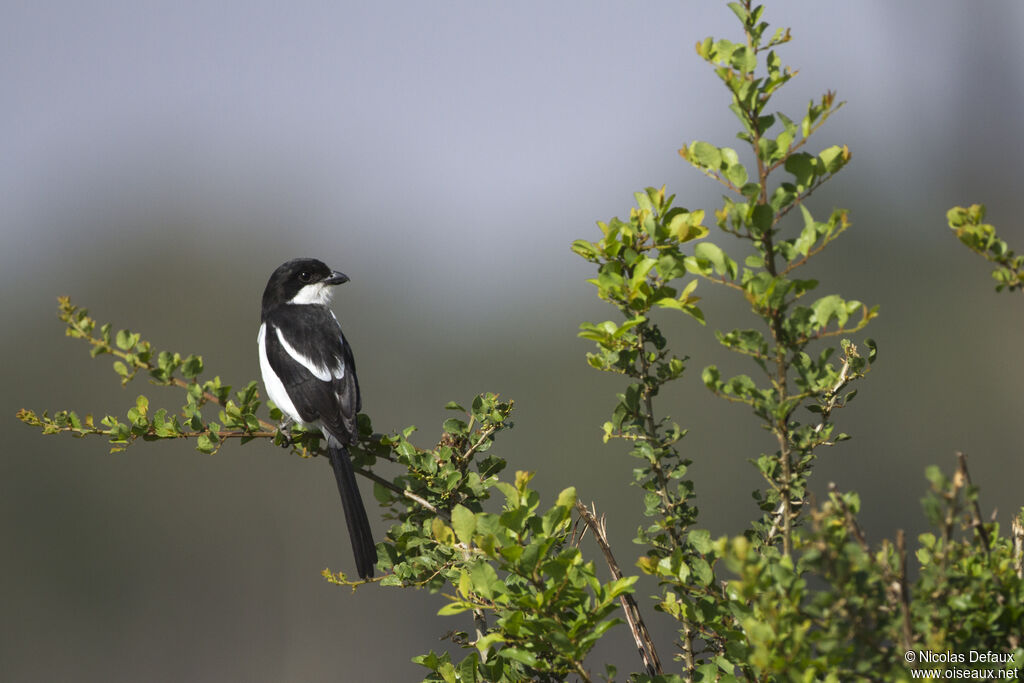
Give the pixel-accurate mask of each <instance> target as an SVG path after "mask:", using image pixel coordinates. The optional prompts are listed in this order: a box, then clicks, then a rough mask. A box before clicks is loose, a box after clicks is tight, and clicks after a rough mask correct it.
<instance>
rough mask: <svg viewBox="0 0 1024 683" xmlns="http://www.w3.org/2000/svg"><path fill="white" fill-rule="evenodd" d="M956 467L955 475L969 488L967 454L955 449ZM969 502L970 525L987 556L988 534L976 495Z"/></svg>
mask: <svg viewBox="0 0 1024 683" xmlns="http://www.w3.org/2000/svg"><path fill="white" fill-rule="evenodd" d="M956 468H957V475H958V476H959V477H961V478H962V479H963V482H964V484H965V485H966V487H967V488H968V489H969V488H970V487H971V474H970V472H968V471H967V455H966V454H964V453H963V452H961V451H957V454H956ZM966 495H967V496H968V497H972V496H971V492H970V491H969V490H968V491H967V493H966ZM970 503H971V526H972V527H974V531H975V532H976V533H977V534H978V538H980V539H981V547H982V548H983V549H984V550H985V557H989V556H990V554H991V550H990V547H989V546H990V545H991V540H990V539H989V536H988V529H986V528H985V522H984V521H982V519H981V506H979V505H978V499H977V497H973V499H972V500H970Z"/></svg>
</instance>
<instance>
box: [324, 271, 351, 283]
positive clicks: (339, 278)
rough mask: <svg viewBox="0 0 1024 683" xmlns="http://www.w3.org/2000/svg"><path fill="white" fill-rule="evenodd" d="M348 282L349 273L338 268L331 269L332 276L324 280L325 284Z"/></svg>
mask: <svg viewBox="0 0 1024 683" xmlns="http://www.w3.org/2000/svg"><path fill="white" fill-rule="evenodd" d="M346 282H348V275H345V273H342V272H339V271H337V270H332V271H331V276H330V277H329V278H327V279H326V280H324V284H325V285H342V284H345V283H346Z"/></svg>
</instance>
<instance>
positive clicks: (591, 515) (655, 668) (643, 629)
mask: <svg viewBox="0 0 1024 683" xmlns="http://www.w3.org/2000/svg"><path fill="white" fill-rule="evenodd" d="M591 506H592V508H593V509H587V506H586V505H584V504H583V503H581V502H579V501H578V500H577V501H576V511H577V512H578V513H579V515H580V519H582V520H583V521H584V522H585V523H586V525H587V527H588V528H589V529H590V530H591V531H592V532H593V533H594V539H595V540H596V541H597V545H598V546H599V547H600V548H601V552H602V553H603V554H604V559H605V562H606V563H607V564H608V569H609V571H611V574H612V578H613V579H615V580H618V579H621V578H622V571H621V570H620V569H619V565H618V563H617V562H616V561H615V556H614V555H613V554H612V548H611V545H609V543H608V534H607V530H606V528H605V523H604V515H601V518H600V520H598V518H597V514H596V513H597V508H596V507H593V503H591ZM581 538H582V536H581ZM619 601H620V602H621V603H622V609H623V611H624V612H625V614H626V622H627V623H628V624H629V630H630V632H631V633H632V634H633V641H634V642H635V643H636V649H637V651H638V652H639V653H640V658H641V659H642V660H643V662H644V668H645V669H647V673H648V675H650V676H658V675H660V674H661V673H662V670H661V660H660V659H659V658H658V651H657V650H656V649H655V648H654V641H653V640H651V635H650V633H648V631H647V625H646V624H645V623H644V620H643V618H642V617H641V616H640V608H639V607H637V604H636V600H634V599H633V596H632V595H630V594H629V593H623V594H622V595H621V596H619ZM685 627H686V629H687V630H688V631H689V628H690V625H689V624H688V623H686V624H685ZM688 655H689V656H688V659H687V669H688V670H692V669H693V653H692V652H689V653H688Z"/></svg>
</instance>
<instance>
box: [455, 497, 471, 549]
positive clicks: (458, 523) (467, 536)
mask: <svg viewBox="0 0 1024 683" xmlns="http://www.w3.org/2000/svg"><path fill="white" fill-rule="evenodd" d="M452 529H454V530H455V535H456V536H458V538H459V540H460V541H462V542H463V543H465V544H467V545H468V544H470V543H472V542H473V532H474V531H476V515H474V514H473V513H472V512H471V511H470V510H469V509H468V508H466V507H464V506H462V505H456V506H455V507H454V508H452Z"/></svg>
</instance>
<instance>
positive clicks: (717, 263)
mask: <svg viewBox="0 0 1024 683" xmlns="http://www.w3.org/2000/svg"><path fill="white" fill-rule="evenodd" d="M693 255H694V256H695V257H696V258H698V259H702V260H705V261H708V262H709V263H711V265H712V266H713V267H714V269H715V272H717V273H718V274H719V275H726V276H728V277H729V278H730V279H733V280H734V279H736V274H737V271H738V266H737V265H736V262H735V261H733V260H732V259H731V258H729V256H728V255H727V254H726V253H725V252H724V251H722V249H721V247H719V246H718V245H716V244H714V243H712V242H701V243H700V244H698V245H697V246H696V248H694V250H693Z"/></svg>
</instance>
